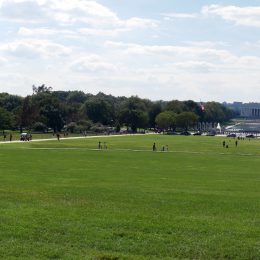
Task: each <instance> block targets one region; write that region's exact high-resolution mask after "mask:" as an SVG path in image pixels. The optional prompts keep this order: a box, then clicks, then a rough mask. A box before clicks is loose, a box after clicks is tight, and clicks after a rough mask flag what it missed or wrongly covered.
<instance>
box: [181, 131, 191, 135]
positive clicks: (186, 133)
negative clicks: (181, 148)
mask: <svg viewBox="0 0 260 260" xmlns="http://www.w3.org/2000/svg"><path fill="white" fill-rule="evenodd" d="M180 135H186V136H187V135H191V133H190V132H188V131H184V132H181V133H180Z"/></svg>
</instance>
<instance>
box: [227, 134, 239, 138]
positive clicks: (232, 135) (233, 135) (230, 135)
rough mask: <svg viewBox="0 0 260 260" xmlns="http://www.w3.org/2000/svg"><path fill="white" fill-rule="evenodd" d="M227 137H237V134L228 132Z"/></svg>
mask: <svg viewBox="0 0 260 260" xmlns="http://www.w3.org/2000/svg"><path fill="white" fill-rule="evenodd" d="M227 137H237V135H236V134H228V135H227Z"/></svg>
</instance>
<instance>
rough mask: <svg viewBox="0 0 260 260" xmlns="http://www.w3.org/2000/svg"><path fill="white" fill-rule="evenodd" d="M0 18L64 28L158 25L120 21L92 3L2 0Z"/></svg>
mask: <svg viewBox="0 0 260 260" xmlns="http://www.w3.org/2000/svg"><path fill="white" fill-rule="evenodd" d="M0 15H1V16H0V19H8V20H13V21H23V22H26V23H32V22H34V23H43V22H44V23H47V24H49V23H51V22H52V23H56V25H61V26H64V25H73V24H79V23H83V24H85V25H86V24H87V25H88V26H90V28H91V26H92V27H93V28H98V29H118V28H128V29H136V28H140V29H147V28H155V27H157V25H158V22H157V21H154V20H150V19H143V18H139V17H132V18H129V19H126V20H123V19H120V18H119V17H118V16H117V14H116V13H114V12H113V11H111V10H110V9H109V8H107V7H105V6H103V5H101V4H99V3H98V2H96V1H93V0H85V1H82V0H73V1H71V0H1V2H0ZM85 27H86V26H85Z"/></svg>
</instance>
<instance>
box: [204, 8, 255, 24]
mask: <svg viewBox="0 0 260 260" xmlns="http://www.w3.org/2000/svg"><path fill="white" fill-rule="evenodd" d="M201 13H202V14H203V15H205V16H212V15H214V16H220V17H221V18H223V19H224V20H226V21H229V22H234V23H235V24H236V25H244V26H255V27H260V7H259V6H248V7H238V6H221V5H209V6H204V7H203V8H202V10H201Z"/></svg>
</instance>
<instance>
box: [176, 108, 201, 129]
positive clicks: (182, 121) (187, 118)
mask: <svg viewBox="0 0 260 260" xmlns="http://www.w3.org/2000/svg"><path fill="white" fill-rule="evenodd" d="M198 120H199V117H198V116H197V115H196V114H195V113H193V112H182V113H180V114H178V115H177V116H176V125H177V127H179V128H181V129H183V130H185V131H188V129H189V128H190V127H192V126H194V125H195V124H196V123H197V122H198Z"/></svg>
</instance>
